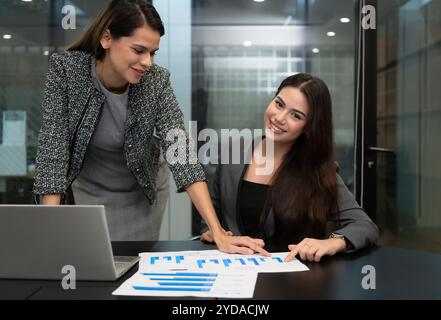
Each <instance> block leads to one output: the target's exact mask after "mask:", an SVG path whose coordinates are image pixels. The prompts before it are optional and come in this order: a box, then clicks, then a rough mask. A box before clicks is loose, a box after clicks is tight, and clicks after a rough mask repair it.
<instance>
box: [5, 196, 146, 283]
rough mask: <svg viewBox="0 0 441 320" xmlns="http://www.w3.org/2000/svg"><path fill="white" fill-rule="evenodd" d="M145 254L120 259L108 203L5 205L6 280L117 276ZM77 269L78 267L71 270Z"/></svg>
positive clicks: (93, 279)
mask: <svg viewBox="0 0 441 320" xmlns="http://www.w3.org/2000/svg"><path fill="white" fill-rule="evenodd" d="M138 260H139V257H114V256H113V252H112V246H111V244H110V237H109V231H108V228H107V221H106V213H105V210H104V206H40V205H24V206H19V205H0V278H3V279H62V278H63V277H65V276H66V275H67V272H66V271H65V272H66V273H62V271H63V267H65V266H73V267H74V268H75V274H76V279H77V280H91V281H109V280H116V279H118V278H119V277H121V276H122V275H123V274H124V273H126V272H127V271H128V270H129V269H130V268H131V267H133V266H134V265H135V264H136V263H137V262H138ZM67 270H72V268H67Z"/></svg>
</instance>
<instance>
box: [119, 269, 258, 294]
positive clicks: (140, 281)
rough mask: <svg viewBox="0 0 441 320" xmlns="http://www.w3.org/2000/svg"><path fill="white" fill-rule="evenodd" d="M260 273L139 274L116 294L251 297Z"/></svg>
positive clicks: (125, 283) (124, 284)
mask: <svg viewBox="0 0 441 320" xmlns="http://www.w3.org/2000/svg"><path fill="white" fill-rule="evenodd" d="M256 279H257V274H256V273H248V274H233V273H228V274H218V273H195V272H138V273H137V274H135V275H134V276H132V277H131V278H130V279H129V280H127V281H126V282H124V283H123V285H121V286H120V287H119V288H118V289H117V290H116V291H115V292H114V293H113V294H114V295H127V296H200V297H225V298H230V297H236V298H245V297H252V296H253V292H254V287H255V284H256Z"/></svg>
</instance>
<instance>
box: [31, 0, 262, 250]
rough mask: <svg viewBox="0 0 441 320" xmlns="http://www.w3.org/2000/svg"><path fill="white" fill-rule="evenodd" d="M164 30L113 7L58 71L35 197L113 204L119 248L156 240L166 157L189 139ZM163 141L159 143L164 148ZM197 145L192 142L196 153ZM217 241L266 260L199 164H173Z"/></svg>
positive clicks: (142, 7) (47, 99) (138, 10)
mask: <svg viewBox="0 0 441 320" xmlns="http://www.w3.org/2000/svg"><path fill="white" fill-rule="evenodd" d="M162 35H164V26H163V23H162V21H161V18H160V16H159V14H158V13H157V11H156V10H155V8H154V7H153V6H151V5H149V4H146V3H145V2H144V1H142V0H113V1H112V2H111V3H110V4H109V5H108V6H107V7H106V8H105V9H104V10H103V11H102V12H101V13H100V14H99V15H98V16H97V17H96V18H95V20H94V21H93V22H92V25H91V26H90V27H89V29H88V30H87V31H86V32H85V33H84V34H83V35H82V37H80V39H78V40H77V41H76V42H75V43H74V44H72V45H71V46H70V47H69V48H68V49H67V51H66V52H65V53H62V54H54V55H52V57H51V59H50V63H49V70H48V74H47V82H46V89H45V95H44V100H43V105H42V109H43V120H42V127H41V131H40V135H39V146H38V152H37V158H36V163H37V166H36V173H35V183H34V193H35V194H38V195H42V203H43V204H45V205H57V204H60V203H61V202H62V195H64V194H65V193H66V192H67V190H68V189H69V188H70V187H72V190H73V193H74V198H75V201H76V203H77V204H103V205H105V207H106V213H107V220H108V224H109V230H110V233H111V238H112V240H140V239H149V237H150V238H151V236H149V234H148V233H149V232H153V233H156V234H157V233H158V232H159V228H160V224H158V223H156V224H155V225H154V227H153V228H154V229H156V230H154V231H152V230H151V229H150V225H149V224H151V223H153V220H154V219H155V217H153V219H152V218H151V217H150V216H149V215H150V213H151V210H152V205H154V204H155V200H156V193H157V175H158V170H159V166H160V163H159V162H160V160H159V159H160V148H162V152H163V154H166V153H167V150H168V148H169V147H170V146H171V145H173V144H174V141H169V140H167V134H168V133H169V132H170V130H173V131H172V132H174V131H176V130H185V127H184V121H183V115H182V112H181V110H180V109H179V105H178V102H177V101H176V97H175V95H174V92H173V89H172V87H171V84H170V76H169V72H168V71H167V70H166V69H164V68H161V67H159V66H157V65H155V64H153V57H154V55H155V52H156V51H157V50H158V49H159V42H160V37H161V36H162ZM154 133H156V135H157V136H158V138H155V136H154ZM188 145H189V143H188V138H187V146H188ZM169 168H170V170H171V172H172V174H173V177H174V179H175V182H176V185H177V187H178V191H179V192H182V191H186V192H187V193H188V194H189V196H190V198H191V200H192V201H193V203H194V205H195V206H196V208H197V209H198V211H199V212H200V214H201V216H202V218H203V219H204V220H205V221H206V223H207V224H208V226H209V228H210V230H211V231H212V232H213V233H214V234H215V237H214V238H215V241H216V244H217V246H218V247H219V249H220V250H222V251H225V252H230V253H236V252H237V253H252V252H260V253H263V254H267V252H266V251H265V250H264V249H263V246H264V243H263V241H262V240H259V239H251V238H249V237H232V236H230V235H229V234H228V233H226V232H225V231H224V230H223V229H222V227H221V226H220V223H219V221H218V219H217V217H216V214H215V211H214V208H213V205H212V203H211V200H210V196H209V193H208V188H207V184H206V182H205V181H206V180H205V175H204V172H203V170H202V167H201V165H200V164H199V163H197V164H190V163H188V162H186V163H184V164H182V163H181V162H180V163H176V164H169Z"/></svg>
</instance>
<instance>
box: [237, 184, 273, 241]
mask: <svg viewBox="0 0 441 320" xmlns="http://www.w3.org/2000/svg"><path fill="white" fill-rule="evenodd" d="M269 187H270V186H269V185H266V184H260V183H255V182H250V181H246V180H243V183H242V188H241V190H240V197H239V199H240V200H239V216H240V218H241V220H242V221H241V222H242V226H243V231H244V234H245V235H248V236H256V235H257V234H258V233H259V224H260V217H261V215H262V212H263V210H264V207H265V201H266V198H267V194H268V189H269Z"/></svg>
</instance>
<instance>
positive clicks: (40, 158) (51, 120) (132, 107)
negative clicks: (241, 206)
mask: <svg viewBox="0 0 441 320" xmlns="http://www.w3.org/2000/svg"><path fill="white" fill-rule="evenodd" d="M129 86H130V88H129V98H128V99H129V100H128V111H127V120H126V124H125V143H124V156H125V158H126V160H127V167H128V168H129V170H130V171H131V172H132V173H133V175H134V176H135V178H136V180H137V181H138V183H139V185H140V186H141V188H142V189H143V191H144V193H145V195H146V196H147V198H148V199H149V200H150V202H151V203H153V202H154V200H155V199H156V177H157V173H158V159H159V155H160V147H161V148H162V150H163V153H164V154H166V151H167V150H168V148H169V146H171V145H172V144H174V141H167V140H166V136H167V133H168V132H169V130H173V129H181V130H185V127H184V121H183V114H182V112H181V110H180V108H179V105H178V102H177V100H176V97H175V94H174V92H173V89H172V87H171V84H170V74H169V72H168V71H167V70H166V69H164V68H161V67H159V66H157V65H152V66H151V67H150V68H149V70H148V71H146V73H145V75H144V76H143V78H142V79H141V82H140V83H139V84H136V85H129ZM104 100H105V96H104V94H103V93H101V92H100V91H99V90H97V89H95V86H94V84H93V80H92V76H91V55H89V54H88V53H86V52H82V51H68V52H65V53H62V54H54V55H52V57H51V59H50V61H49V68H48V73H47V80H46V88H45V93H44V99H43V104H42V113H43V115H42V116H43V119H42V126H41V130H40V134H39V138H38V150H37V157H36V171H35V177H34V179H35V180H34V189H33V192H34V193H35V194H59V193H64V192H66V190H67V189H68V188H69V186H70V185H71V184H72V182H73V181H74V180H75V178H76V177H77V176H78V174H79V173H80V170H81V167H82V163H83V160H84V157H85V154H86V152H87V146H88V145H89V142H90V139H91V137H92V135H93V133H94V130H95V128H96V126H97V124H98V121H99V116H100V113H101V108H102V106H103V102H104ZM155 129H156V134H157V135H158V137H159V139H156V138H154V135H153V134H154V130H155ZM188 142H189V140H188V135H187V145H188ZM169 168H170V170H171V172H172V174H173V177H174V179H175V182H176V185H177V187H178V192H182V191H184V190H185V187H187V186H189V185H191V184H192V183H194V182H196V181H206V178H205V174H204V171H203V169H202V167H201V165H200V164H199V163H196V164H189V163H188V162H187V163H185V164H183V163H182V162H181V163H180V162H178V163H176V164H173V165H170V164H169Z"/></svg>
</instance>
